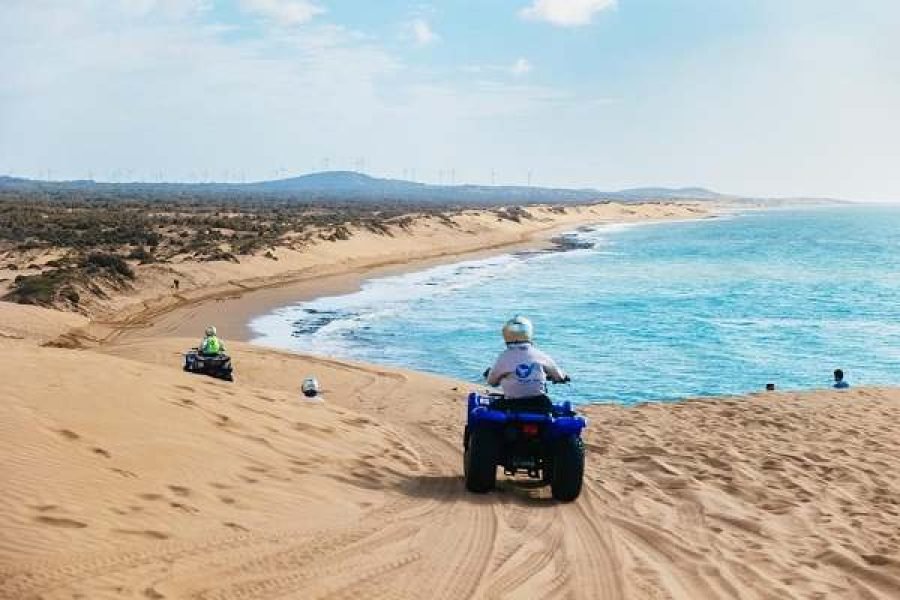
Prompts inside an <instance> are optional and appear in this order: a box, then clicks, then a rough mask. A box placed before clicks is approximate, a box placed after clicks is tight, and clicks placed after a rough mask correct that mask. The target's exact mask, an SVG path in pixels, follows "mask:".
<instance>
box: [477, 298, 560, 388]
mask: <svg viewBox="0 0 900 600" xmlns="http://www.w3.org/2000/svg"><path fill="white" fill-rule="evenodd" d="M533 337H534V327H533V326H532V324H531V321H529V320H528V319H527V318H525V317H522V316H518V315H517V316H515V317H513V318H512V319H510V320H509V321H507V322H506V324H505V325H504V326H503V341H504V342H506V350H504V351H503V352H502V353H500V356H498V357H497V360H496V362H495V363H494V366H493V367H492V368H491V369H490V370H489V371H488V373H487V382H488V385H500V386H502V387H503V394H504V396H505V397H506V398H507V399H510V400H522V399H532V398H533V399H545V400H546V401H547V402H548V403H549V402H550V399H549V398H547V381H548V380H549V381H552V382H554V383H564V382H566V381H569V376H568V375H566V373H565V372H564V371H563V370H562V369H560V368H559V367H558V366H557V365H556V362H555V361H554V360H553V359H552V358H550V356H549V355H547V354H546V353H544V352H541V351H540V350H538V349H537V348H535V347H534V344H532V339H533Z"/></svg>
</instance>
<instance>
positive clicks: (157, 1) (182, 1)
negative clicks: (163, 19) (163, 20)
mask: <svg viewBox="0 0 900 600" xmlns="http://www.w3.org/2000/svg"><path fill="white" fill-rule="evenodd" d="M118 3H119V6H120V8H121V9H122V11H124V12H125V14H127V15H131V16H135V17H146V16H149V15H151V14H154V13H158V14H162V15H165V16H167V17H173V18H184V17H191V16H196V15H199V14H201V13H204V12H206V11H208V10H210V9H211V8H212V0H118Z"/></svg>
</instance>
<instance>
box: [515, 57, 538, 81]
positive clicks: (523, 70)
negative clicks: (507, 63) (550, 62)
mask: <svg viewBox="0 0 900 600" xmlns="http://www.w3.org/2000/svg"><path fill="white" fill-rule="evenodd" d="M533 68H534V67H532V66H531V63H530V62H528V59H526V58H520V59H519V60H517V61H516V62H515V63H513V66H512V69H511V70H512V74H513V75H515V76H517V77H518V76H521V75H527V74H528V73H530V72H531V70H532V69H533Z"/></svg>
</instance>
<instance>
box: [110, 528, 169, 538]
mask: <svg viewBox="0 0 900 600" xmlns="http://www.w3.org/2000/svg"><path fill="white" fill-rule="evenodd" d="M113 531H114V532H115V533H121V534H124V535H139V536H141V537H146V538H150V539H154V540H167V539H169V537H171V536H170V535H169V534H167V533H163V532H162V531H154V530H153V529H143V530H138V529H113Z"/></svg>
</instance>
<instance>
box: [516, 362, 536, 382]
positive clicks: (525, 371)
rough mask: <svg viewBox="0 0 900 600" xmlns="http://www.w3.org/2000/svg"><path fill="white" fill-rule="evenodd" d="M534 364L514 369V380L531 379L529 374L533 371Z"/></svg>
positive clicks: (522, 365) (523, 364)
mask: <svg viewBox="0 0 900 600" xmlns="http://www.w3.org/2000/svg"><path fill="white" fill-rule="evenodd" d="M534 367H535V363H531V364H530V365H528V364H525V363H522V364H521V365H519V366H517V367H516V378H517V379H528V378H529V377H531V373H532V372H533V371H534Z"/></svg>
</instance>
